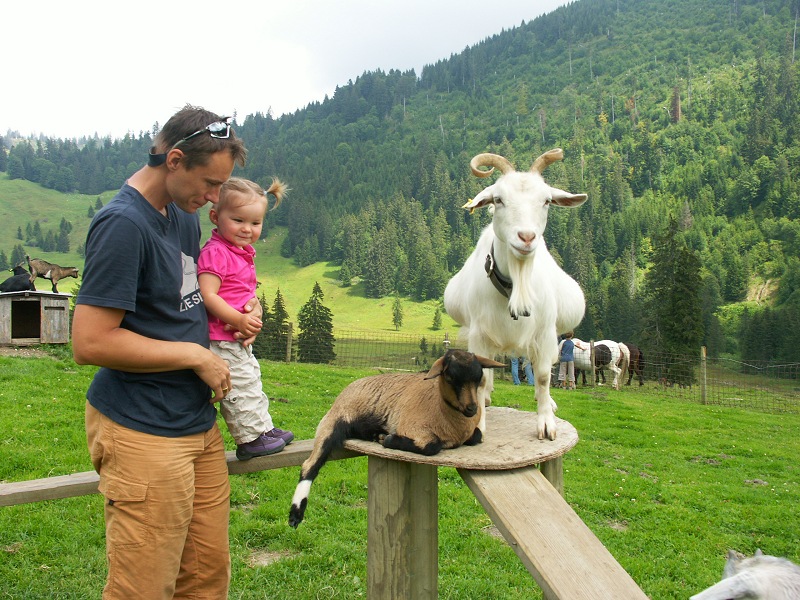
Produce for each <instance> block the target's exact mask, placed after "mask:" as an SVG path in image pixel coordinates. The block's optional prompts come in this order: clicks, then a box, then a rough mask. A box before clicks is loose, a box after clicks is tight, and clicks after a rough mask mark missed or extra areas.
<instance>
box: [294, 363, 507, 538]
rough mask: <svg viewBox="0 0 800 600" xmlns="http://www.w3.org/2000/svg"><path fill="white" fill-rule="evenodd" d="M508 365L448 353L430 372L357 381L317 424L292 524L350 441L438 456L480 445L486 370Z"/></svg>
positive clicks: (303, 470) (295, 524)
mask: <svg viewBox="0 0 800 600" xmlns="http://www.w3.org/2000/svg"><path fill="white" fill-rule="evenodd" d="M504 366H505V365H504V364H503V363H499V362H496V361H494V360H491V359H488V358H483V357H481V356H476V355H474V354H472V353H470V352H466V351H464V350H455V349H453V350H448V351H447V352H445V354H444V356H442V357H441V358H440V359H438V360H437V361H436V362H434V363H433V366H432V367H431V369H430V371H428V373H427V374H426V373H384V374H383V375H373V376H371V377H363V378H361V379H357V380H356V381H354V382H352V383H351V384H350V385H348V386H347V387H346V388H344V390H342V392H341V393H340V394H339V395H338V396H337V397H336V400H335V401H334V403H333V406H331V408H330V410H329V411H328V412H327V413H326V414H325V416H324V417H322V420H321V421H320V422H319V425H318V426H317V434H316V436H315V438H314V448H313V450H312V451H311V455H310V456H309V457H308V458H307V459H306V460H305V462H303V466H302V467H301V469H300V481H299V482H298V484H297V488H296V490H295V493H294V497H293V498H292V506H291V509H290V510H289V524H290V525H291V526H292V527H297V526H298V525H299V524H300V522H301V521H302V520H303V516H304V515H305V511H306V506H307V504H308V495H309V492H310V491H311V484H312V483H313V482H314V479H315V478H316V477H317V475H318V474H319V470H320V469H321V468H322V466H323V465H324V464H325V463H326V462H327V461H328V459H329V458H330V455H331V453H332V452H333V451H334V450H336V449H338V448H341V447H342V446H343V445H344V441H345V439H347V438H356V439H361V440H369V441H373V440H375V441H379V442H380V443H381V444H383V446H384V447H385V448H393V449H395V450H405V451H406V452H415V453H417V454H424V455H426V456H432V455H434V454H437V453H438V452H439V451H440V450H442V449H444V448H456V447H458V446H461V445H462V444H463V445H466V446H473V445H475V444H479V443H480V442H481V439H482V434H481V430H480V429H478V421H479V420H480V418H481V415H480V410H481V409H480V408H479V406H478V385H479V384H480V382H481V380H482V379H483V369H485V368H488V369H491V368H493V367H504Z"/></svg>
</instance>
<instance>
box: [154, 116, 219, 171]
mask: <svg viewBox="0 0 800 600" xmlns="http://www.w3.org/2000/svg"><path fill="white" fill-rule="evenodd" d="M232 118H233V117H224V119H223V120H222V121H214V122H213V123H211V124H209V125H206V126H205V127H203V128H202V129H198V130H197V131H195V132H194V133H192V134H190V135H187V136H186V137H185V138H183V139H182V140H178V141H177V142H175V144H174V145H173V146H172V147H173V148H177V147H178V146H180V145H181V144H182V143H183V142H185V141H186V140H190V139H192V138H193V137H195V136H197V135H200V134H201V133H205V132H206V131H207V132H208V135H210V136H211V137H213V138H217V139H220V140H226V139H228V138H229V137H230V136H231V119H232ZM154 148H155V147H153V148H151V149H150V154H149V156H148V161H147V164H148V165H150V166H151V167H157V166H159V165H163V164H164V163H165V162H166V160H167V153H166V152H164V153H163V154H155V153H154V152H153V149H154Z"/></svg>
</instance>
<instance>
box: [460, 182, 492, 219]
mask: <svg viewBox="0 0 800 600" xmlns="http://www.w3.org/2000/svg"><path fill="white" fill-rule="evenodd" d="M493 187H494V186H489V187H488V188H486V189H485V190H483V191H482V192H481V193H480V194H478V195H477V196H475V197H474V198H473V199H472V200H470V201H469V202H467V203H466V204H465V205H464V206H462V207H461V208H466V209H469V212H470V214H472V212H473V211H474V210H475V209H476V208H483V207H484V206H486V205H489V204H494V191H493V190H492V188H493Z"/></svg>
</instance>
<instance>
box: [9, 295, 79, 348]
mask: <svg viewBox="0 0 800 600" xmlns="http://www.w3.org/2000/svg"><path fill="white" fill-rule="evenodd" d="M71 297H72V294H60V293H59V294H54V293H52V292H45V291H35V292H34V291H25V292H6V293H0V346H30V345H32V344H66V343H67V342H69V299H70V298H71Z"/></svg>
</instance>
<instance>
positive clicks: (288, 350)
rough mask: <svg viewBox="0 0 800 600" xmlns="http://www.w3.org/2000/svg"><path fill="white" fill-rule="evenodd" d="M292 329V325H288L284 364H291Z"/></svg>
mask: <svg viewBox="0 0 800 600" xmlns="http://www.w3.org/2000/svg"><path fill="white" fill-rule="evenodd" d="M292 329H293V325H292V323H291V322H290V323H289V335H287V336H286V362H287V363H288V362H292V335H293V334H292Z"/></svg>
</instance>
